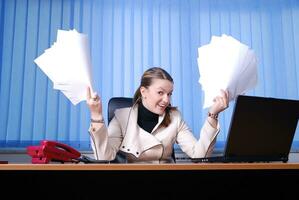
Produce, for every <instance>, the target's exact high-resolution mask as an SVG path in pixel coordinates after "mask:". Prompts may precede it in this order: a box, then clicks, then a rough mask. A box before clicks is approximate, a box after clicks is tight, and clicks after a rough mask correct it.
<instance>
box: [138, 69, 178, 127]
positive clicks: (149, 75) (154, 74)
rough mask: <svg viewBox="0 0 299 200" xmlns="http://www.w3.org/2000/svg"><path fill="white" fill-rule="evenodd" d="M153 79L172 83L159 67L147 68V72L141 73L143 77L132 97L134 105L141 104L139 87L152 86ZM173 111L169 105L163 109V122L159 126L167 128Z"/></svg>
mask: <svg viewBox="0 0 299 200" xmlns="http://www.w3.org/2000/svg"><path fill="white" fill-rule="evenodd" d="M154 79H163V80H168V81H170V82H171V83H173V79H172V77H171V76H170V74H169V73H168V72H167V71H165V70H164V69H162V68H160V67H152V68H149V69H148V70H146V71H145V72H144V73H143V75H142V77H141V81H140V85H139V87H138V88H137V90H136V91H135V94H134V97H133V102H134V104H140V103H141V92H140V88H141V87H145V88H148V87H149V86H150V85H151V84H152V82H153V80H154ZM175 109H176V108H175V107H171V105H170V104H169V106H168V107H167V108H166V109H165V117H164V120H163V121H162V123H161V126H163V127H167V126H168V125H169V124H170V122H171V119H170V112H171V111H172V110H175Z"/></svg>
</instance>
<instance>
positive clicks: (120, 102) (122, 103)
mask: <svg viewBox="0 0 299 200" xmlns="http://www.w3.org/2000/svg"><path fill="white" fill-rule="evenodd" d="M132 105H133V98H129V97H112V98H111V99H110V100H109V102H108V124H109V123H110V121H111V120H112V118H113V117H114V111H115V110H116V109H119V108H126V107H131V106H132ZM171 157H172V159H173V160H174V162H176V159H175V152H174V149H173V150H172V155H171ZM112 162H114V163H122V162H126V158H125V156H124V155H122V154H121V153H117V155H116V158H115V159H114V160H113V161H112Z"/></svg>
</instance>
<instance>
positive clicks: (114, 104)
mask: <svg viewBox="0 0 299 200" xmlns="http://www.w3.org/2000/svg"><path fill="white" fill-rule="evenodd" d="M132 105H133V98H129V97H112V98H111V99H110V100H109V102H108V124H109V123H110V121H111V120H112V118H113V117H114V111H115V110H116V109H119V108H126V107H131V106H132Z"/></svg>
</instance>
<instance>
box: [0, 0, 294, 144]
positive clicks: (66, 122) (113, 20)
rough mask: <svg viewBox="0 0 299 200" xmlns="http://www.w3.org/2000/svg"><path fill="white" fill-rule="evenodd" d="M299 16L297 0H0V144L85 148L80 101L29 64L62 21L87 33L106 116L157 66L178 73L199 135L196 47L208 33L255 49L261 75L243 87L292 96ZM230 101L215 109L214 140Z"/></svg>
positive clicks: (179, 93)
mask: <svg viewBox="0 0 299 200" xmlns="http://www.w3.org/2000/svg"><path fill="white" fill-rule="evenodd" d="M298 18H299V2H298V1H297V0H272V1H266V0H231V1H222V0H184V1H183V0H174V1H170V0H166V1H165V0H153V1H142V0H93V1H92V0H64V1H62V0H42V1H38V0H3V1H0V78H1V80H0V99H1V101H0V110H1V114H0V144H1V147H7V146H8V147H24V146H26V145H28V144H33V143H37V142H39V140H41V139H53V140H59V141H62V142H65V143H69V144H71V145H73V146H74V147H77V148H82V149H84V148H89V135H88V132H87V129H88V127H89V111H88V109H87V107H86V104H85V102H82V103H80V104H79V105H77V106H73V105H72V104H71V103H70V102H69V100H68V99H67V98H66V97H65V96H64V95H63V94H62V93H60V92H59V91H57V90H54V89H53V83H52V82H51V81H50V80H49V79H48V78H47V76H46V75H45V74H44V73H43V72H42V71H41V70H40V69H39V68H38V67H37V66H36V65H35V64H34V62H33V61H34V59H35V58H36V57H38V56H39V55H41V54H42V53H43V52H44V50H46V49H47V48H50V47H51V45H52V44H53V43H54V42H55V40H56V34H57V30H58V29H65V30H71V29H76V30H77V31H79V32H82V33H85V34H87V35H88V37H89V42H90V50H91V55H92V64H93V69H92V70H93V82H94V89H95V90H96V91H97V92H98V93H99V94H100V95H101V97H102V100H103V105H104V115H105V116H106V113H107V103H108V100H109V99H110V98H111V97H113V96H132V95H133V94H134V92H135V90H136V88H137V86H138V85H139V82H140V76H141V75H142V73H143V72H144V71H145V70H146V69H147V68H149V67H151V66H162V67H163V68H165V69H166V70H168V71H169V72H170V74H171V75H172V76H173V78H174V81H175V85H174V86H175V91H174V92H173V98H172V104H173V105H175V106H178V108H179V109H180V111H181V112H182V114H183V116H184V118H185V120H186V122H187V123H188V125H189V126H190V127H191V129H192V130H193V131H194V134H195V136H196V137H199V131H200V128H201V126H202V124H203V122H204V120H205V118H206V110H203V109H202V104H203V99H204V94H203V92H202V90H201V86H200V84H199V83H198V79H199V72H198V67H197V60H196V59H197V48H198V47H200V46H201V45H205V44H207V43H208V42H209V41H210V39H211V36H212V35H221V34H228V35H232V36H233V37H235V38H236V39H238V40H240V41H241V42H243V43H245V44H247V45H248V46H250V47H251V48H253V50H254V51H255V52H256V54H257V57H258V61H259V64H258V76H259V82H258V85H257V87H256V88H255V89H254V90H251V91H249V92H248V94H250V95H257V96H269V97H278V98H290V99H298V97H299V87H298V85H299V56H298V55H299V54H298V52H299V21H298V20H297V19H298ZM233 104H234V103H233V102H232V103H231V104H230V107H229V108H228V109H227V110H226V111H225V112H224V113H223V114H221V116H220V124H221V127H222V131H221V133H220V135H219V137H218V141H219V143H218V144H219V146H221V145H222V144H223V142H224V141H225V139H226V133H227V130H228V127H229V123H230V119H231V114H232V110H233ZM295 141H298V142H299V133H298V130H297V133H296V136H295ZM298 146H299V145H298Z"/></svg>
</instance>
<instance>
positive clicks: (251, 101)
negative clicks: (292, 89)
mask: <svg viewBox="0 0 299 200" xmlns="http://www.w3.org/2000/svg"><path fill="white" fill-rule="evenodd" d="M298 118H299V101H298V100H289V99H278V98H267V97H256V96H242V95H240V96H238V97H237V100H236V103H235V107H234V111H233V115H232V120H231V124H230V128H229V133H228V137H227V140H226V145H225V149H224V157H228V158H230V159H233V158H236V159H240V160H241V161H242V160H243V161H244V160H247V161H287V160H288V155H289V152H290V148H291V145H292V142H293V138H294V134H295V131H296V127H297V122H298Z"/></svg>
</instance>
